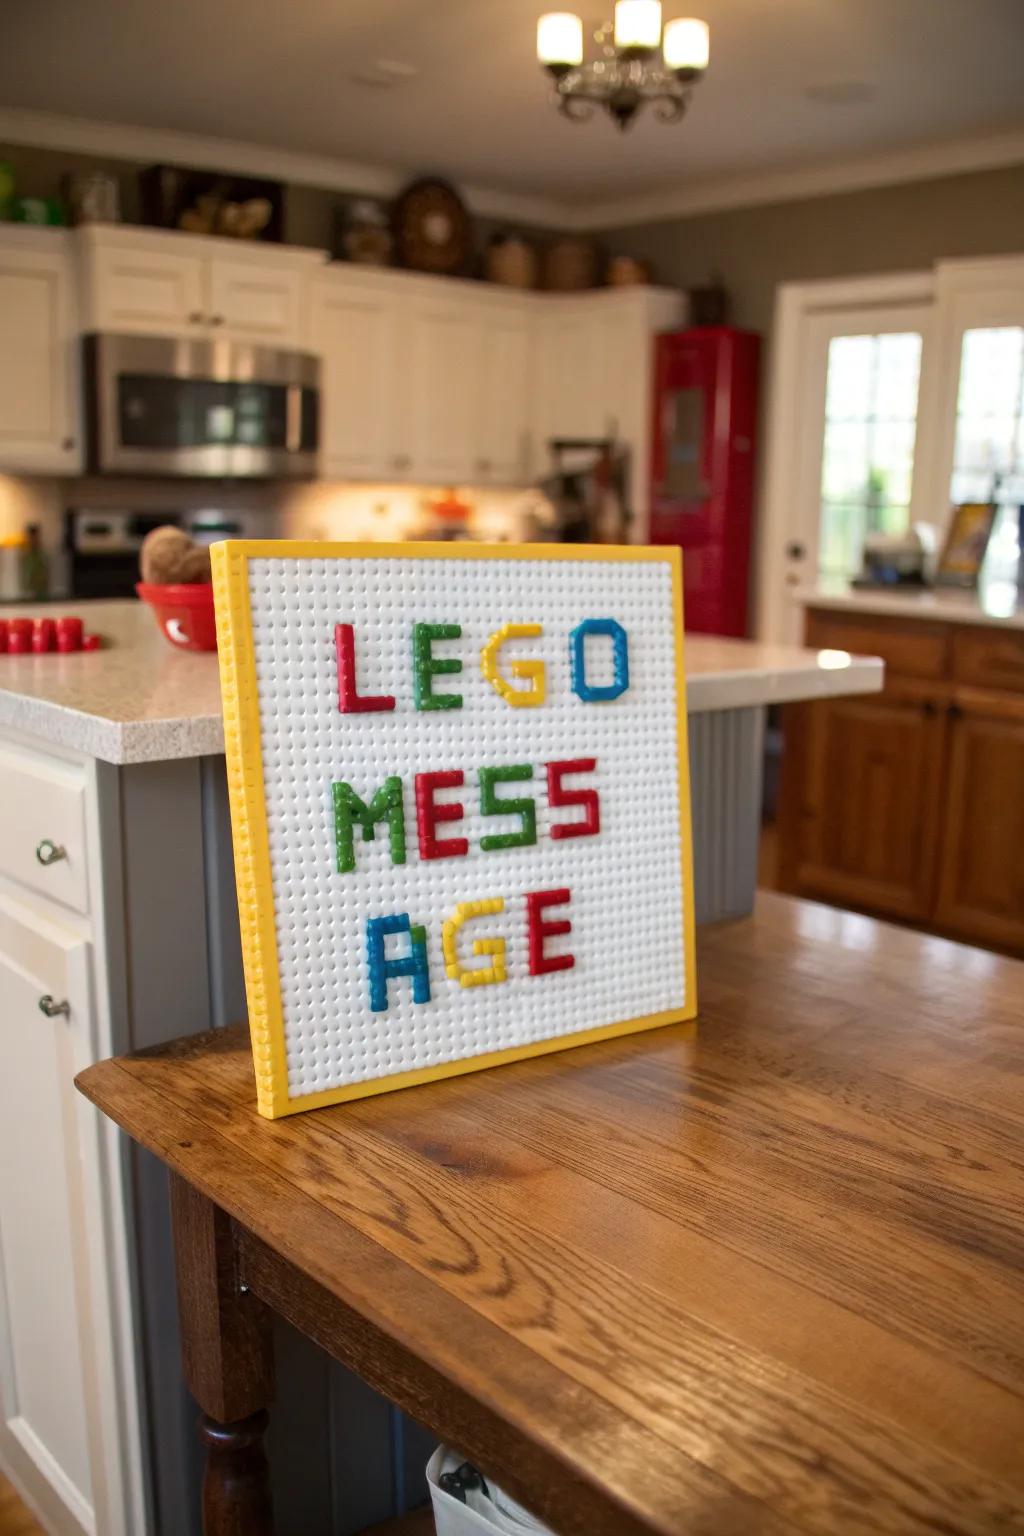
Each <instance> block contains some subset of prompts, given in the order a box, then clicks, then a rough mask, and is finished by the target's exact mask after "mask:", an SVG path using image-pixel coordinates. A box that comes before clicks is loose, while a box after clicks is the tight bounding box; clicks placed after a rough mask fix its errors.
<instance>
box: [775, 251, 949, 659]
mask: <svg viewBox="0 0 1024 1536" xmlns="http://www.w3.org/2000/svg"><path fill="white" fill-rule="evenodd" d="M934 301H935V275H934V273H933V272H930V271H926V272H896V273H887V274H884V275H881V276H877V277H862V278H842V279H839V280H837V281H832V280H829V281H826V282H811V283H783V284H781V285H780V286H779V288H778V290H777V293H776V299H775V320H774V329H773V337H772V364H771V383H770V394H769V402H768V430H767V459H766V470H765V479H764V485H763V488H762V494H761V517H760V536H759V539H758V546H757V584H756V587H757V615H756V632H757V635H758V637H759V638H760V639H762V640H776V641H786V640H792V638H793V632H792V626H793V612H792V604H793V599H792V597H791V596H788V595H787V591H786V584H785V577H786V555H785V544H786V542H787V537H788V536H789V535H790V533H791V531H792V529H793V518H792V513H791V509H792V507H793V506H794V504H795V503H796V502H797V500H798V498H799V497H800V496H801V495H806V487H807V483H808V475H809V474H810V470H811V465H812V461H816V462H817V470H818V474H819V475H820V472H821V459H820V455H821V442H820V441H819V440H817V439H820V437H821V432H820V431H818V432H817V434H816V440H814V441H812V436H813V435H812V434H811V432H810V431H808V429H807V424H808V412H809V410H810V411H813V412H815V419H817V417H818V416H820V418H821V420H820V423H819V425H820V426H823V423H824V393H823V391H822V390H821V389H820V388H819V390H818V394H819V396H820V399H819V400H818V401H817V405H815V403H814V402H813V401H811V402H810V403H809V383H810V378H809V371H810V367H811V366H812V363H813V359H814V356H815V349H816V348H820V338H821V334H822V330H823V323H824V322H825V321H826V320H827V318H828V317H830V316H834V317H835V318H836V320H839V319H840V318H841V316H842V314H843V312H844V311H849V314H850V318H851V322H852V323H853V324H854V325H859V324H862V323H863V318H862V317H863V315H864V312H865V311H874V313H875V315H876V316H877V320H878V323H879V325H881V326H882V327H883V328H884V325H885V318H886V315H887V313H888V314H890V315H891V316H892V317H893V318H895V315H894V314H893V312H898V311H908V310H910V309H912V308H916V307H919V306H921V307H923V308H924V313H925V314H926V315H927V317H928V319H929V321H931V320H932V313H931V310H930V308H929V306H932V305H934ZM932 329H933V327H932V325H931V324H929V325H928V326H927V327H923V328H922V334H923V337H924V341H923V346H922V355H921V384H920V391H919V396H918V414H917V426H918V431H917V443H916V448H915V461H916V460H917V459H918V457H919V456H920V449H921V446H922V444H925V445H927V442H928V440H929V438H930V430H929V429H930V425H931V422H932V420H933V419H934V404H933V402H932V400H931V394H932V391H933V387H934V386H933V384H932V376H933V372H934V370H933V368H932V366H931V352H932V336H931V334H930V333H931V331H932ZM851 334H854V333H853V332H851ZM926 354H927V358H926ZM926 362H927V366H926ZM926 452H927V448H926ZM921 457H923V456H921ZM915 468H916V463H915ZM925 492H926V487H925V485H924V483H923V477H920V476H918V475H917V474H916V473H915V476H914V483H913V488H912V494H911V515H912V517H914V519H915V520H917V519H918V518H919V517H920V514H921V511H922V509H923V508H924V506H925V501H924V497H925ZM926 520H927V519H926Z"/></svg>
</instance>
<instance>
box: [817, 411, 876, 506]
mask: <svg viewBox="0 0 1024 1536" xmlns="http://www.w3.org/2000/svg"><path fill="white" fill-rule="evenodd" d="M867 492H868V429H867V425H866V424H865V423H863V422H845V421H844V422H839V423H837V424H836V425H834V426H833V425H829V426H827V427H826V428H825V452H824V457H823V460H822V470H821V493H822V495H823V496H824V497H826V498H828V499H829V500H831V501H854V500H863V498H864V497H865V496H866V495H867Z"/></svg>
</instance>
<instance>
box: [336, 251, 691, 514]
mask: <svg viewBox="0 0 1024 1536" xmlns="http://www.w3.org/2000/svg"><path fill="white" fill-rule="evenodd" d="M682 314H683V301H682V297H681V296H680V295H679V294H675V293H668V292H665V291H664V290H660V289H652V288H637V289H630V290H605V291H601V292H594V293H586V294H579V295H575V294H574V295H569V296H561V295H559V296H556V295H551V294H543V293H518V292H511V291H508V290H503V289H498V288H493V287H488V286H486V285H484V284H481V283H466V282H452V281H439V280H438V279H436V278H426V277H419V276H415V275H412V274H409V273H403V272H381V271H374V270H368V269H366V268H358V267H351V266H345V265H336V266H331V267H326V268H324V269H323V270H322V272H320V273H319V274H318V275H317V276H316V278H315V279H314V282H313V284H312V294H311V299H310V306H309V321H308V328H307V332H306V346H307V348H308V349H309V350H310V351H312V352H316V353H318V354H319V355H320V356H321V358H322V360H323V369H324V373H323V400H322V419H321V443H322V467H323V472H324V474H325V475H331V476H333V475H336V476H339V477H347V478H350V479H359V478H363V479H382V480H395V479H399V480H412V481H426V482H428V483H434V484H438V483H440V484H445V483H453V484H461V485H467V484H468V485H477V486H483V485H494V486H516V485H526V484H529V483H530V482H531V481H532V480H534V479H535V478H536V477H537V476H538V475H542V474H545V473H548V472H549V471H550V469H551V454H550V449H549V446H548V445H549V442H550V440H551V439H552V438H559V437H563V438H565V437H568V438H602V437H614V438H617V439H618V440H619V441H621V442H623V443H625V444H626V446H627V447H628V449H629V452H630V464H631V496H632V502H633V507H634V510H635V511H636V512H637V513H638V514H639V518H638V528H637V531H638V533H639V532H640V531H642V529H643V528H644V526H645V515H646V509H647V481H648V472H647V466H648V437H649V431H650V426H649V424H650V413H651V388H652V371H653V343H654V334H655V332H656V331H657V330H661V329H669V328H673V327H675V326H677V325H679V324H680V323H681V321H682Z"/></svg>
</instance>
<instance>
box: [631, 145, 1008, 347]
mask: <svg viewBox="0 0 1024 1536" xmlns="http://www.w3.org/2000/svg"><path fill="white" fill-rule="evenodd" d="M666 131H667V130H666ZM677 131H679V130H677ZM681 131H682V132H683V133H685V131H686V130H685V128H683V129H682V130H681ZM602 240H603V241H604V242H605V244H607V246H608V247H609V249H610V250H612V251H615V252H622V253H626V254H628V255H633V256H639V257H643V258H645V259H646V260H648V261H650V262H651V263H652V264H653V267H654V276H655V281H657V282H661V283H668V284H675V283H678V284H680V285H681V286H683V287H686V288H689V287H692V286H694V285H695V284H698V283H703V282H706V281H707V279H708V277H709V276H710V274H711V273H713V272H717V273H720V274H721V277H722V279H723V280H724V282H725V286H726V288H727V289H728V290H729V292H730V294H731V296H732V299H733V309H732V320H733V323H734V324H736V325H739V326H743V327H745V328H749V329H751V330H755V331H760V332H761V333H762V334H763V335H765V336H768V335H769V334H770V332H771V324H772V312H773V306H774V302H775V290H776V288H777V287H778V285H779V284H780V283H785V282H800V281H808V280H811V279H813V278H828V277H852V276H864V275H867V274H869V273H874V272H895V271H912V270H914V269H915V268H927V267H930V266H932V264H933V263H934V262H936V261H938V260H940V259H941V258H942V257H951V256H996V255H1001V254H1005V253H1008V252H1015V251H1024V165H1020V166H1013V167H1011V168H1009V169H1006V170H997V171H977V172H974V173H972V174H971V175H966V176H944V177H942V178H939V179H936V180H934V181H914V182H904V183H902V184H901V185H898V186H891V187H875V188H872V189H870V190H868V191H864V192H843V193H837V194H834V195H832V196H829V197H814V198H807V199H805V200H802V201H794V202H786V203H769V204H765V205H764V206H763V207H757V208H737V209H732V210H729V211H727V212H723V213H705V214H695V215H693V216H691V217H688V218H675V219H666V220H663V221H661V222H658V223H650V224H638V225H632V226H626V227H623V228H620V229H609V230H606V231H604V232H603V233H602Z"/></svg>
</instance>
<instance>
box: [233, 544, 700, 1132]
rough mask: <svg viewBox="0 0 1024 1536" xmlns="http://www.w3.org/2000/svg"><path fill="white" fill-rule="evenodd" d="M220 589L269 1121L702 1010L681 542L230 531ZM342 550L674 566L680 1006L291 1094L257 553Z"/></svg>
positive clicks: (237, 820)
mask: <svg viewBox="0 0 1024 1536" xmlns="http://www.w3.org/2000/svg"><path fill="white" fill-rule="evenodd" d="M210 553H211V561H212V566H213V584H214V595H215V600H216V606H217V639H218V650H219V659H220V681H221V696H222V701H223V710H224V748H225V753H226V756H227V777H228V792H229V798H230V804H231V831H232V838H233V842H234V855H235V883H236V886H237V890H238V915H239V920H240V925H241V934H242V960H243V966H244V971H245V991H246V998H247V1001H248V1008H249V1031H250V1034H251V1037H252V1053H253V1061H254V1064H255V1069H256V1095H257V1108H258V1110H259V1113H260V1114H261V1115H264V1116H266V1117H267V1118H268V1119H271V1120H273V1119H277V1118H278V1117H279V1116H282V1115H290V1114H295V1113H296V1112H297V1111H299V1110H305V1109H317V1108H319V1107H321V1106H323V1105H326V1104H340V1103H343V1102H345V1101H346V1100H350V1099H360V1098H366V1097H368V1096H369V1095H371V1094H375V1093H390V1092H392V1091H393V1090H394V1089H397V1088H411V1087H413V1086H415V1085H416V1084H419V1083H429V1082H432V1081H433V1080H434V1079H436V1078H442V1077H454V1076H458V1075H459V1074H460V1073H463V1072H477V1071H481V1070H483V1068H485V1067H496V1066H501V1065H503V1064H504V1063H506V1062H510V1061H522V1060H524V1059H525V1058H526V1057H530V1056H543V1055H547V1054H548V1053H549V1052H552V1051H562V1050H569V1049H571V1048H572V1047H573V1046H578V1045H590V1044H592V1043H593V1042H594V1041H596V1040H610V1039H612V1038H614V1037H615V1036H617V1035H628V1034H634V1033H637V1032H639V1031H640V1030H644V1029H654V1028H657V1027H658V1026H659V1025H662V1024H677V1023H681V1022H683V1021H684V1020H687V1019H692V1018H693V1017H694V1016H695V1014H696V1012H697V994H696V960H695V949H694V921H693V841H692V828H691V822H690V760H689V755H688V751H687V735H686V671H685V667H684V642H683V565H682V554H681V551H680V550H679V549H677V548H675V547H673V546H667V545H666V546H646V545H630V544H624V545H606V544H469V543H454V544H445V543H436V544H426V543H419V544H412V543H410V544H382V543H381V544H375V543H366V542H360V543H351V544H347V543H321V542H319V541H312V540H306V539H229V540H226V541H225V542H224V543H220V544H214V545H213V547H212V549H211V552H210ZM332 556H333V557H344V558H345V559H348V560H358V559H370V558H372V559H374V560H381V559H387V558H389V557H393V558H396V559H397V558H401V559H404V560H408V559H415V560H490V561H494V560H556V561H557V560H574V561H577V562H579V561H586V560H594V561H616V562H622V561H640V562H645V563H652V562H653V563H658V562H660V563H661V564H665V565H668V566H669V567H670V570H671V573H672V591H673V608H674V614H673V617H674V622H675V656H676V680H677V690H676V693H677V721H676V730H677V743H678V759H679V846H680V855H681V861H682V891H683V911H682V918H683V933H684V940H685V957H684V961H685V986H686V1002H685V1004H684V1006H683V1008H682V1009H668V1010H666V1011H664V1012H661V1013H652V1014H647V1015H645V1016H643V1017H641V1018H635V1019H624V1020H622V1021H621V1022H620V1023H617V1024H605V1025H602V1026H600V1027H599V1028H597V1029H588V1030H583V1031H581V1032H579V1033H578V1034H571V1035H558V1036H556V1037H554V1038H552V1039H549V1040H538V1041H534V1042H531V1043H530V1044H527V1045H521V1046H514V1047H511V1048H509V1049H507V1050H501V1051H490V1052H488V1053H487V1054H485V1055H483V1056H469V1057H465V1058H460V1059H459V1060H456V1061H449V1062H439V1063H437V1064H436V1065H434V1066H429V1067H419V1068H416V1069H415V1070H413V1071H409V1072H399V1073H395V1074H394V1075H393V1076H389V1077H382V1078H374V1079H373V1080H371V1081H369V1082H360V1083H348V1084H344V1085H342V1086H339V1087H337V1088H327V1089H324V1090H322V1091H321V1092H318V1093H308V1094H300V1095H297V1096H296V1097H294V1098H293V1097H291V1096H290V1095H289V1092H288V1068H287V1059H286V1053H285V1038H284V1019H283V1013H282V1005H281V981H280V973H279V969H278V961H277V938H276V925H275V913H274V895H273V883H272V879H271V869H270V841H269V837H268V831H267V809H266V798H265V792H264V784H263V750H262V743H261V739H260V714H259V691H258V685H257V680H256V658H255V652H254V648H253V640H252V612H251V608H250V603H249V561H250V560H255V559H273V560H296V559H299V560H301V559H321V560H322V559H324V558H331V557H332Z"/></svg>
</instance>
